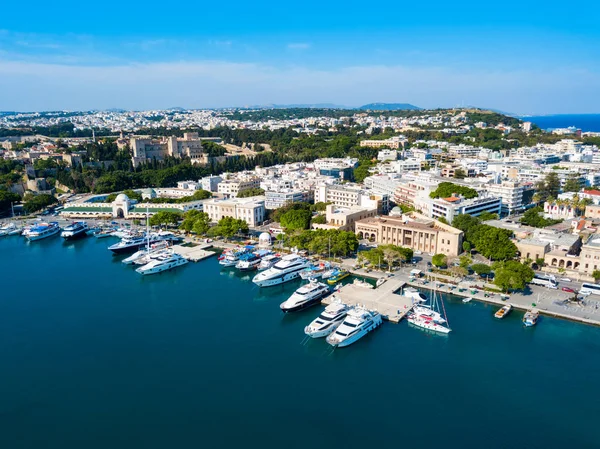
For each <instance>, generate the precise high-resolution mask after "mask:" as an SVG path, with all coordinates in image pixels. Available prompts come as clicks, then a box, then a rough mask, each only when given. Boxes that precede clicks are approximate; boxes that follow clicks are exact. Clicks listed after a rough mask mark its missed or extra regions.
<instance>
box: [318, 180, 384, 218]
mask: <svg viewBox="0 0 600 449" xmlns="http://www.w3.org/2000/svg"><path fill="white" fill-rule="evenodd" d="M315 202H323V203H332V204H334V205H336V206H339V207H352V206H363V207H366V208H375V209H377V211H378V212H379V213H387V211H388V210H389V208H390V197H389V195H387V194H385V193H376V192H369V191H366V190H363V189H361V188H359V187H350V186H345V185H341V184H333V185H329V184H321V185H319V186H318V187H317V188H316V190H315Z"/></svg>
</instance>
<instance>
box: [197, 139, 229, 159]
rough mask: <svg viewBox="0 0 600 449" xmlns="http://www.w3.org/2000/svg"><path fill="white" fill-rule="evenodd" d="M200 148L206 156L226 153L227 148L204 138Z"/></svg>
mask: <svg viewBox="0 0 600 449" xmlns="http://www.w3.org/2000/svg"><path fill="white" fill-rule="evenodd" d="M202 149H203V150H204V152H205V153H206V154H207V155H208V157H219V156H225V153H227V150H226V149H225V147H224V146H222V145H219V144H218V143H215V142H211V141H210V140H205V141H203V142H202Z"/></svg>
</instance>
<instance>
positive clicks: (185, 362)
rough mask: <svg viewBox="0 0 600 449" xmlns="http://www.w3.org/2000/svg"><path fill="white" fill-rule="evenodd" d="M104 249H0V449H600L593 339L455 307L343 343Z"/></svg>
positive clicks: (233, 282)
mask: <svg viewBox="0 0 600 449" xmlns="http://www.w3.org/2000/svg"><path fill="white" fill-rule="evenodd" d="M108 244H109V242H108V241H107V239H104V240H95V239H88V240H84V241H77V242H74V243H64V242H63V241H62V240H61V239H60V238H51V239H48V240H44V241H39V242H34V243H27V242H25V241H24V240H22V238H21V237H18V238H17V237H6V238H2V239H0V273H2V274H1V276H2V277H1V279H2V293H1V296H0V380H1V382H0V448H3V449H13V448H15V449H16V448H44V449H52V448H61V449H75V448H77V449H80V448H87V449H96V448H98V449H100V448H102V449H106V448H112V449H121V448H213V447H223V448H234V447H235V448H238V447H240V448H241V447H243V448H281V447H285V448H337V447H346V448H364V447H378V448H388V447H389V448H398V447H406V448H421V447H423V448H429V447H434V446H438V445H443V447H444V448H481V447H485V448H509V447H510V448H519V447H528V448H537V447H539V448H546V449H547V448H555V447H556V448H559V447H560V448H562V447H567V446H568V447H577V448H591V447H598V445H599V439H598V434H597V423H598V419H599V418H600V412H599V411H598V399H599V398H600V393H599V388H600V378H599V376H598V375H599V374H600V357H599V354H600V329H597V328H593V327H587V326H583V325H579V324H575V323H570V322H565V321H559V320H554V319H550V318H542V319H541V320H540V322H539V324H538V326H537V327H535V328H531V329H524V328H523V327H522V326H521V323H520V318H521V316H522V314H521V313H518V312H513V314H511V315H510V316H509V317H508V318H507V319H505V320H503V321H495V320H494V319H493V317H492V313H493V312H494V308H491V307H489V306H485V305H481V304H475V303H470V304H463V303H462V302H460V301H453V300H450V301H449V302H448V303H447V311H448V315H449V319H450V323H451V325H452V327H453V329H454V332H452V334H450V335H449V336H448V337H440V336H434V335H430V334H427V333H424V332H422V331H421V330H419V329H415V328H411V327H409V326H408V324H407V323H401V324H398V325H394V324H391V323H384V325H383V326H382V327H381V328H380V329H379V330H377V331H375V332H374V333H372V334H370V335H368V336H367V337H365V338H363V339H362V340H360V341H359V342H358V343H356V344H355V345H352V346H350V347H348V348H343V349H338V350H336V351H331V349H330V348H329V346H328V345H327V344H326V343H325V342H324V341H323V340H311V341H308V342H305V341H303V340H304V338H303V337H304V334H303V328H304V326H305V325H306V324H308V323H309V322H310V321H311V320H312V319H313V318H314V317H315V316H316V315H317V314H318V313H319V308H313V309H309V310H307V311H305V312H300V313H298V314H293V315H286V316H284V315H283V314H282V313H281V312H280V310H279V304H280V302H282V301H283V300H284V299H285V298H286V297H287V296H289V295H290V294H291V293H292V292H293V290H294V289H295V288H297V287H298V285H299V284H298V283H290V284H287V285H285V286H279V287H274V288H270V289H265V290H262V291H261V290H259V289H258V288H257V287H255V286H254V285H253V284H252V283H251V282H250V275H245V276H242V275H239V274H237V273H236V272H235V271H232V270H227V269H223V270H222V269H220V267H219V265H218V264H217V261H216V259H209V260H207V261H203V262H200V263H197V264H188V265H186V266H184V267H182V268H180V269H178V270H177V271H174V272H172V273H165V274H162V275H157V276H151V277H147V278H141V277H140V276H138V275H137V274H136V273H135V272H134V271H133V269H132V268H131V267H126V266H124V265H123V264H121V263H120V258H117V257H113V256H112V255H111V254H110V252H109V251H107V250H106V246H108Z"/></svg>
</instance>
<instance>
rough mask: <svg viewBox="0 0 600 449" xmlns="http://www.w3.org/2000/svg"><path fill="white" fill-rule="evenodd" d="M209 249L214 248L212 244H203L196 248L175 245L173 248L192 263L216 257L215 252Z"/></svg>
mask: <svg viewBox="0 0 600 449" xmlns="http://www.w3.org/2000/svg"><path fill="white" fill-rule="evenodd" d="M208 248H212V245H211V244H203V245H196V246H183V245H174V246H173V247H172V249H173V251H174V252H176V253H177V254H179V255H180V256H181V257H183V258H185V259H187V260H189V261H191V262H199V261H201V260H204V259H208V258H209V257H212V256H214V255H215V252H214V251H207V249H208Z"/></svg>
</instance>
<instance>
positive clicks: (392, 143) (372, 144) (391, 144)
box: [360, 136, 406, 150]
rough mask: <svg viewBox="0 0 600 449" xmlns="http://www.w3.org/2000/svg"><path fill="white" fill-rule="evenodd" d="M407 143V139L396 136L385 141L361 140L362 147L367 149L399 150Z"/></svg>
mask: <svg viewBox="0 0 600 449" xmlns="http://www.w3.org/2000/svg"><path fill="white" fill-rule="evenodd" d="M405 143H406V138H405V137H402V136H396V137H390V138H389V139H385V140H361V141H360V146H361V147H367V148H392V149H395V150H397V149H398V148H400V147H404V144H405Z"/></svg>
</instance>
